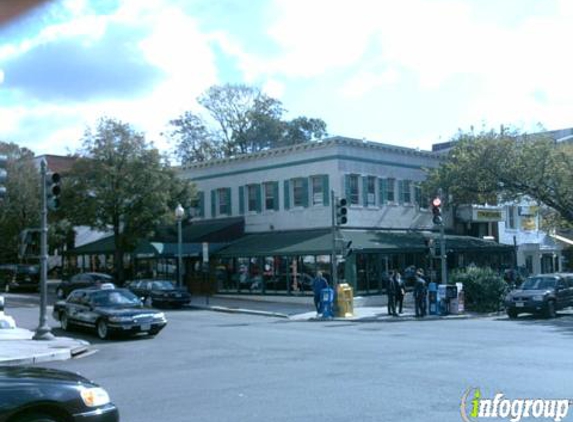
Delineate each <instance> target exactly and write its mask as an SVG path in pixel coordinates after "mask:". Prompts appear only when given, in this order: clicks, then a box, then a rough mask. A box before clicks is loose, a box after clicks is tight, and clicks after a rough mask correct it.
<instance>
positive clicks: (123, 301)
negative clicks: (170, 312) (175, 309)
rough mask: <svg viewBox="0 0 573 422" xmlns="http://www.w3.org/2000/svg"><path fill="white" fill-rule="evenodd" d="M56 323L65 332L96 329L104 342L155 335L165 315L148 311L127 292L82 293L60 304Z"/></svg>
mask: <svg viewBox="0 0 573 422" xmlns="http://www.w3.org/2000/svg"><path fill="white" fill-rule="evenodd" d="M53 317H54V319H56V320H58V321H60V326H61V327H62V329H63V330H69V329H70V328H72V327H74V326H82V327H88V328H92V329H95V330H96V332H97V335H98V337H99V338H101V339H107V338H109V337H110V336H111V335H112V334H139V333H146V334H149V335H152V336H153V335H155V334H157V333H159V332H160V331H161V330H162V329H163V327H165V325H167V319H166V318H165V314H164V313H163V312H159V311H156V310H154V309H146V308H144V306H143V303H142V302H141V300H140V299H139V298H138V297H137V296H135V295H134V294H133V293H131V292H130V291H129V290H127V289H104V290H95V289H79V290H74V291H73V292H72V293H70V295H69V296H68V298H67V299H66V300H65V301H64V300H61V301H59V302H56V304H55V305H54V311H53Z"/></svg>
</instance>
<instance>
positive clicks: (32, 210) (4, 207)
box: [0, 142, 40, 262]
mask: <svg viewBox="0 0 573 422" xmlns="http://www.w3.org/2000/svg"><path fill="white" fill-rule="evenodd" d="M0 154H3V155H6V156H7V157H8V163H7V173H8V176H7V177H8V178H7V181H6V184H5V185H6V189H7V194H6V197H5V198H4V199H3V200H0V239H2V241H1V242H0V262H17V260H18V246H19V235H20V232H21V231H22V230H24V229H25V228H33V227H36V228H37V227H39V226H40V173H39V171H38V169H37V168H36V166H35V165H34V154H33V152H32V151H30V150H28V149H27V148H21V147H19V146H18V145H16V144H13V143H5V142H0Z"/></svg>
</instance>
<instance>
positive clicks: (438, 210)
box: [432, 188, 448, 284]
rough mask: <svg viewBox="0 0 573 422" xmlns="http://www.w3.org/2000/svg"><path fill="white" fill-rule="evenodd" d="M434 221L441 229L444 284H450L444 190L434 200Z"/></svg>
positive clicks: (440, 190)
mask: <svg viewBox="0 0 573 422" xmlns="http://www.w3.org/2000/svg"><path fill="white" fill-rule="evenodd" d="M432 214H433V215H434V217H433V219H432V221H433V223H434V224H435V225H436V226H439V227H440V261H441V267H442V283H443V284H448V269H447V259H446V258H447V257H446V236H445V233H444V231H445V229H444V220H443V217H442V189H441V188H440V189H438V195H437V196H436V197H435V198H434V199H433V200H432Z"/></svg>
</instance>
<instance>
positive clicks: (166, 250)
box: [133, 241, 226, 258]
mask: <svg viewBox="0 0 573 422" xmlns="http://www.w3.org/2000/svg"><path fill="white" fill-rule="evenodd" d="M225 245H226V243H211V242H209V243H208V248H209V255H211V254H212V253H215V252H217V251H218V250H219V249H221V248H222V247H223V246H225ZM133 253H134V255H135V257H136V258H160V257H161V258H174V257H177V256H178V254H179V246H178V244H177V243H163V242H147V241H143V242H141V243H140V244H139V245H138V246H137V248H135V251H134V252H133ZM181 255H182V256H183V257H199V256H202V255H203V243H182V244H181Z"/></svg>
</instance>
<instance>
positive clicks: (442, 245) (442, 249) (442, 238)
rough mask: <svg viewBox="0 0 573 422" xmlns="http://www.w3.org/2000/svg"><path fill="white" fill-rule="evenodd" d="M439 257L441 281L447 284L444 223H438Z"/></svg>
mask: <svg viewBox="0 0 573 422" xmlns="http://www.w3.org/2000/svg"><path fill="white" fill-rule="evenodd" d="M440 259H441V261H442V283H444V284H448V269H447V268H446V266H447V260H446V236H445V234H444V223H443V222H442V224H441V225H440Z"/></svg>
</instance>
